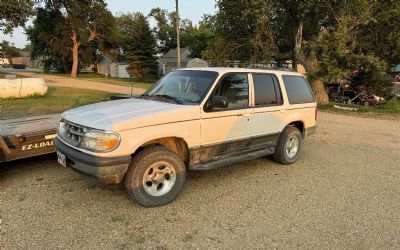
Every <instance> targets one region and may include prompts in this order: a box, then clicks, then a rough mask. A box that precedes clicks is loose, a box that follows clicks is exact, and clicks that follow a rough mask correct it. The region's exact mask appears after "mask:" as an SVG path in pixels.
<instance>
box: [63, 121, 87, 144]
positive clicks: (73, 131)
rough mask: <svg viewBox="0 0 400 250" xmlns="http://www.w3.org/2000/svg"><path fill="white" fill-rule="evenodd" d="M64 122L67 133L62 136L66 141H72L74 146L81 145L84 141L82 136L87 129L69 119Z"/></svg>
mask: <svg viewBox="0 0 400 250" xmlns="http://www.w3.org/2000/svg"><path fill="white" fill-rule="evenodd" d="M63 122H64V131H65V133H64V134H63V135H62V136H61V137H62V138H63V139H64V140H65V141H66V142H68V143H71V144H72V145H74V146H79V145H80V144H81V142H82V137H83V134H84V132H85V131H86V129H85V128H84V127H81V126H79V125H76V124H72V123H70V122H68V121H65V120H64V121H63Z"/></svg>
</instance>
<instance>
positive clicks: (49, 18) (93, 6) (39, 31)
mask: <svg viewBox="0 0 400 250" xmlns="http://www.w3.org/2000/svg"><path fill="white" fill-rule="evenodd" d="M37 12H38V14H37V17H36V20H34V26H33V27H31V28H29V29H28V37H31V38H32V39H33V41H32V40H31V43H32V45H33V46H34V50H35V49H36V48H38V47H40V48H41V49H40V50H41V51H46V53H44V54H45V55H46V54H47V55H52V56H51V57H49V58H50V59H55V61H59V60H57V59H56V56H57V55H58V54H63V57H62V61H61V62H53V63H56V64H59V63H66V61H67V60H68V61H69V60H71V62H72V65H71V77H76V76H77V73H78V68H79V62H80V59H82V58H84V57H87V56H90V55H92V53H91V51H90V48H92V49H93V47H96V46H95V45H98V44H99V43H102V42H103V41H105V40H106V39H107V37H108V36H112V33H113V31H114V30H115V29H114V26H115V20H114V17H113V15H112V14H111V12H110V11H109V10H108V9H107V5H106V3H105V2H104V1H103V0H81V1H75V0H52V1H48V2H47V3H46V6H45V7H44V8H38V9H37ZM46 22H51V23H46ZM35 25H37V27H35ZM29 33H31V34H29ZM48 45H50V46H51V48H50V49H47V48H45V46H48ZM40 50H39V51H40ZM57 50H63V51H57ZM85 50H86V52H84V51H85ZM87 50H89V51H87ZM81 52H82V53H81ZM67 54H68V55H71V57H70V58H68V56H67ZM81 54H83V55H81ZM67 65H68V64H67Z"/></svg>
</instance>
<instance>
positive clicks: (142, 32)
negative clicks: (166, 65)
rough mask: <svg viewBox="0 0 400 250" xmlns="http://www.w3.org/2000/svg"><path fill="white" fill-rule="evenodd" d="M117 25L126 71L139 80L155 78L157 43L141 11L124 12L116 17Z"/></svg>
mask: <svg viewBox="0 0 400 250" xmlns="http://www.w3.org/2000/svg"><path fill="white" fill-rule="evenodd" d="M118 27H119V30H120V36H121V38H122V40H121V41H122V43H121V44H122V50H123V52H124V55H125V57H126V59H127V60H128V63H129V66H128V68H127V71H128V73H129V74H130V75H131V76H132V77H134V78H137V79H139V80H143V79H145V78H156V77H157V72H158V63H157V61H156V58H155V56H154V55H155V54H156V47H157V44H156V39H155V37H154V35H153V32H152V30H151V29H150V25H149V22H148V20H147V18H146V17H145V16H144V15H143V14H141V13H130V14H124V15H121V16H120V17H118Z"/></svg>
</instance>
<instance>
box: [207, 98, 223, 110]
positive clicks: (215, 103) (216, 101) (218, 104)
mask: <svg viewBox="0 0 400 250" xmlns="http://www.w3.org/2000/svg"><path fill="white" fill-rule="evenodd" d="M207 106H208V108H209V109H215V108H227V107H228V99H227V98H226V97H223V96H214V97H213V98H212V99H211V100H210V102H209V103H208V105H207Z"/></svg>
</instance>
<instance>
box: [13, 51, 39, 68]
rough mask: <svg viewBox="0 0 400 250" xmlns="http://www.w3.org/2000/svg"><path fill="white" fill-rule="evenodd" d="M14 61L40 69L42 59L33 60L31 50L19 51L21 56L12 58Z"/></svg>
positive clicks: (14, 62)
mask: <svg viewBox="0 0 400 250" xmlns="http://www.w3.org/2000/svg"><path fill="white" fill-rule="evenodd" d="M12 63H13V64H21V65H25V66H26V67H28V68H31V69H39V68H40V67H41V62H40V60H32V58H31V52H29V51H21V52H19V56H17V57H13V58H12Z"/></svg>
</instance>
